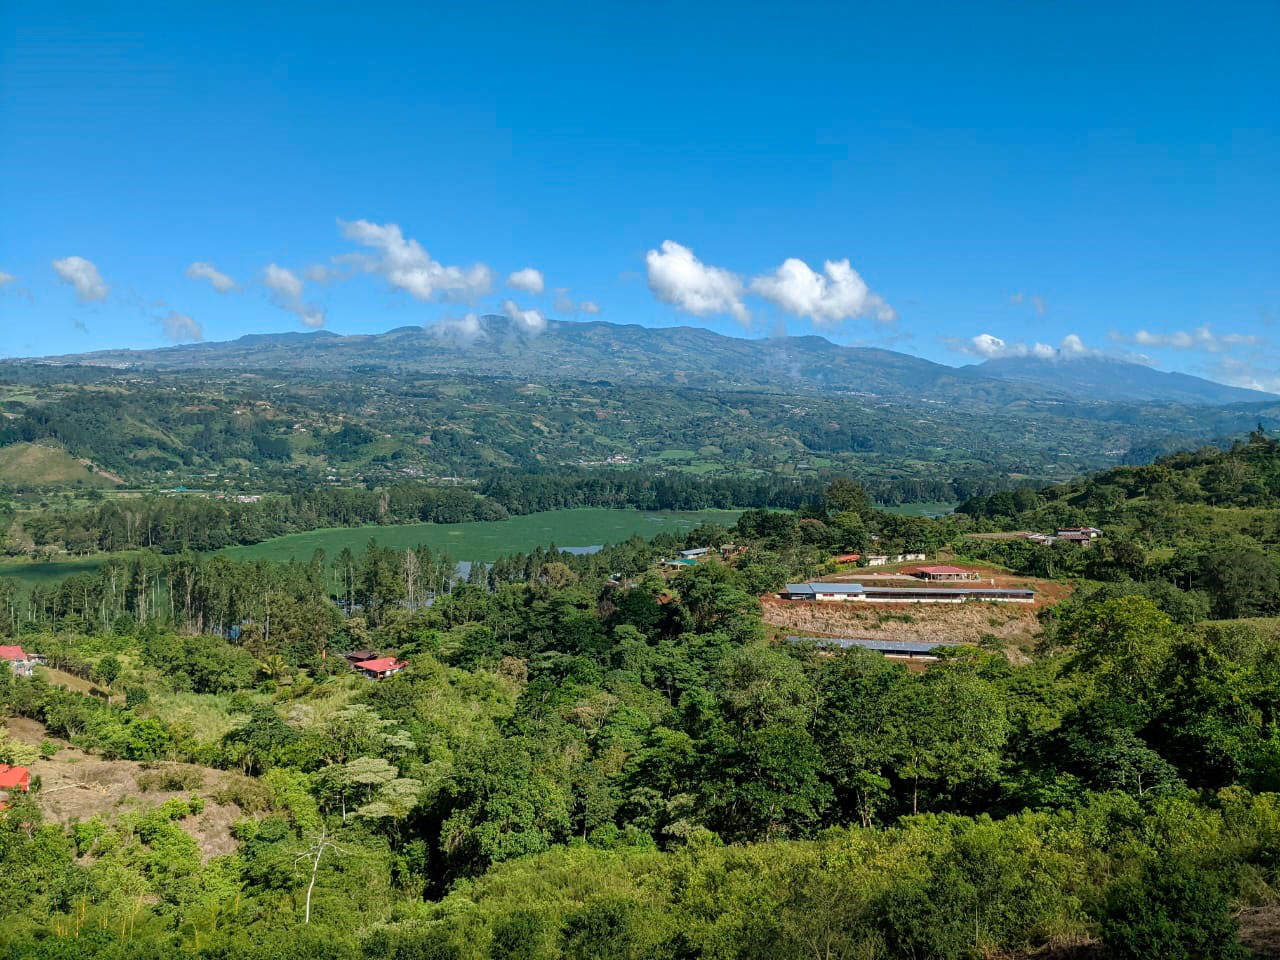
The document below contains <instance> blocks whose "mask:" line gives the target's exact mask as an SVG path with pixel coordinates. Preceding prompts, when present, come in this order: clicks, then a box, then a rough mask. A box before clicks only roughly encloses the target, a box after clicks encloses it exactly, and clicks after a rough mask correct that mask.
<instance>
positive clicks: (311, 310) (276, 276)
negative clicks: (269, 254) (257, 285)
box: [262, 263, 325, 330]
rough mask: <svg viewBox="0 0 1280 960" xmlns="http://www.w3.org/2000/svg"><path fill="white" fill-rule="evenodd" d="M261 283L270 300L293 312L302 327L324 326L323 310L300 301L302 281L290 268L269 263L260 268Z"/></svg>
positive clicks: (315, 327) (316, 327)
mask: <svg viewBox="0 0 1280 960" xmlns="http://www.w3.org/2000/svg"><path fill="white" fill-rule="evenodd" d="M262 283H263V285H264V286H266V288H267V290H268V291H269V293H268V296H269V297H270V299H271V302H272V303H274V304H275V305H276V306H277V307H279V308H280V309H281V310H287V311H289V312H290V313H292V314H294V315H295V316H296V317H297V318H298V319H299V320H300V321H301V322H302V325H303V326H304V327H310V328H311V329H313V330H318V329H319V328H320V327H323V326H324V321H325V313H324V311H323V310H321V309H320V308H319V307H315V306H311V305H310V304H305V303H303V302H302V281H301V280H299V279H298V277H297V275H296V274H295V273H294V272H293V271H292V270H288V269H286V268H285V267H281V266H279V265H277V264H274V263H269V264H267V265H266V266H265V267H264V268H263V270H262Z"/></svg>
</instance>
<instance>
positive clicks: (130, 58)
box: [0, 0, 1280, 390]
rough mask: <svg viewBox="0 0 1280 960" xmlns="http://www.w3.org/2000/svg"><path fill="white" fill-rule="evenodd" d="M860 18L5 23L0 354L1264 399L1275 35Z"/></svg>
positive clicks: (877, 14) (1230, 18)
mask: <svg viewBox="0 0 1280 960" xmlns="http://www.w3.org/2000/svg"><path fill="white" fill-rule="evenodd" d="M895 6H898V5H889V4H875V5H870V4H867V5H850V4H829V5H824V4H805V3H794V4H787V5H779V6H774V7H766V6H764V5H762V4H742V3H737V4H727V3H726V4H713V3H706V4H697V5H693V4H683V3H681V4H674V3H673V4H647V5H643V6H641V5H632V6H624V5H616V4H599V3H595V4H589V5H588V4H581V5H579V4H564V3H562V4H554V5H533V4H521V5H496V6H495V5H462V4H458V5H450V7H448V8H446V7H444V6H436V5H422V4H401V5H392V4H380V3H377V2H372V3H364V4H357V5H352V4H341V5H327V4H306V5H301V4H299V5H293V6H292V7H290V6H289V5H286V4H277V5H269V4H242V5H240V4H233V3H227V4H220V5H213V4H206V5H197V4H171V3H169V4H163V5H161V4H156V5H145V4H133V3H121V4H100V3H97V4H77V3H69V4H56V5H49V4H39V3H34V2H23V0H18V2H14V3H9V4H4V5H2V6H0V89H3V90H4V95H3V97H0V204H2V214H0V224H2V226H0V272H2V273H3V277H0V280H3V279H4V278H9V279H7V280H5V282H4V283H3V284H2V285H0V354H2V355H11V356H12V355H19V356H21V355H38V354H49V353H62V352H72V351H82V350H89V349H97V348H103V347H115V346H136V347H144V346H158V345H163V344H166V343H169V342H174V341H176V340H184V339H193V338H196V337H203V338H204V339H207V340H219V339H227V338H231V337H235V336H239V335H241V334H244V333H257V332H266V331H278V330H295V329H308V328H314V327H315V326H317V325H319V324H321V323H323V325H324V326H325V327H326V328H327V329H330V330H334V331H336V332H340V333H356V332H374V331H380V330H385V329H388V328H391V327H394V326H400V325H404V324H418V323H437V322H465V319H464V318H465V317H466V315H467V314H468V313H484V312H499V311H501V310H503V309H504V307H505V308H506V309H508V310H518V311H519V312H520V315H521V316H522V317H523V318H524V320H525V322H526V323H527V324H529V325H530V327H531V329H536V328H537V327H538V326H539V325H540V324H541V323H542V322H543V321H544V320H545V318H549V317H550V318H577V319H589V318H592V317H598V318H599V319H602V320H609V321H613V322H628V323H641V324H646V325H673V324H679V323H690V324H700V325H704V326H708V327H711V328H713V329H716V330H719V331H721V332H725V333H732V334H738V335H748V336H766V335H770V334H774V333H776V332H778V331H780V330H782V329H785V330H786V331H787V332H789V333H793V334H795V333H808V332H817V333H821V334H822V335H824V336H827V337H829V338H830V339H832V340H834V341H836V342H840V343H867V344H875V345H882V346H890V347H892V348H894V349H899V350H904V351H907V352H911V353H916V354H919V355H922V356H926V357H929V358H931V359H936V360H941V361H943V362H948V363H966V362H974V360H975V359H980V358H981V356H983V355H995V354H1002V353H1003V354H1008V353H1019V352H1039V353H1043V354H1046V355H1048V354H1059V355H1061V354H1064V353H1065V354H1078V353H1082V352H1090V351H1094V350H1101V351H1105V352H1109V353H1119V354H1131V355H1142V356H1145V357H1147V358H1149V359H1150V361H1151V362H1153V363H1155V364H1156V365H1158V366H1160V367H1161V368H1165V369H1179V370H1185V371H1188V372H1192V373H1198V374H1201V375H1208V376H1212V377H1214V378H1216V379H1222V380H1227V381H1231V382H1236V383H1242V384H1246V385H1256V386H1264V387H1269V388H1271V389H1277V390H1280V348H1277V345H1276V342H1277V340H1278V339H1280V324H1277V322H1276V321H1277V318H1278V317H1280V239H1278V238H1280V230H1277V224H1280V176H1278V175H1277V171H1280V58H1277V57H1275V56H1274V46H1275V41H1276V38H1277V36H1280V5H1276V4H1274V3H1258V4H1225V5H1217V6H1213V7H1205V6H1204V5H1198V6H1193V5H1175V4H1159V5H1156V4H1121V5H1115V4H1106V5H1103V4H1097V5H1080V4H1066V3H1061V4H1059V3H1028V4H1008V3H1002V4H994V3H993V4H982V3H976V4H965V5H958V4H938V5H936V6H929V5H915V6H912V7H910V8H907V7H903V8H902V11H903V12H901V13H899V12H896V11H895V10H891V9H888V8H890V7H895ZM664 244H665V246H664ZM197 264H206V265H209V267H210V269H206V268H204V267H199V266H196V267H194V268H193V265H197ZM828 264H829V265H828ZM526 268H532V269H533V270H535V271H537V273H538V276H537V277H535V276H534V275H533V274H532V273H526V274H521V275H518V276H517V277H516V278H515V281H514V285H513V283H512V282H509V278H510V276H511V274H513V273H515V272H516V271H519V270H524V269H526ZM189 274H190V275H189ZM538 280H540V281H541V286H540V289H539V283H538V282H537V281H538ZM215 281H216V283H215ZM218 286H221V287H223V288H224V289H223V290H222V291H220V290H219V289H218V288H217V287H218ZM507 301H511V303H510V304H507V303H506V302H507ZM593 310H594V311H598V312H592V311H593ZM975 338H976V339H975ZM1064 343H1065V347H1064Z"/></svg>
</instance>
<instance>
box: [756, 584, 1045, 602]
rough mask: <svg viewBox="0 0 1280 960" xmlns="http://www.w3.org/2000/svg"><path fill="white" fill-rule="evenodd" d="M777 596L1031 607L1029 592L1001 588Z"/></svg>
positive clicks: (840, 587)
mask: <svg viewBox="0 0 1280 960" xmlns="http://www.w3.org/2000/svg"><path fill="white" fill-rule="evenodd" d="M780 596H781V597H782V598H783V599H784V600H813V601H817V602H821V603H832V602H835V603H842V602H847V601H855V602H859V603H966V602H969V601H972V600H986V601H994V602H996V603H1034V602H1035V599H1036V595H1035V592H1034V591H1032V590H1013V589H1006V588H1003V587H865V586H863V585H862V584H860V583H824V582H822V581H820V580H819V581H815V582H813V583H788V584H787V589H786V590H784V591H782V593H781V594H780Z"/></svg>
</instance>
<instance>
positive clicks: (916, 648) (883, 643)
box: [787, 637, 964, 653]
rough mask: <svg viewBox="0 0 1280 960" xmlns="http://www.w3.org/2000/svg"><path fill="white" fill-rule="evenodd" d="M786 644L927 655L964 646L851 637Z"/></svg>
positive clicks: (795, 640)
mask: <svg viewBox="0 0 1280 960" xmlns="http://www.w3.org/2000/svg"><path fill="white" fill-rule="evenodd" d="M787 642H788V643H814V644H817V645H818V646H820V647H839V648H840V649H842V650H848V649H849V648H850V647H861V648H862V649H863V650H875V651H878V652H880V653H929V652H930V651H931V650H937V649H938V648H939V647H960V646H964V644H961V643H957V642H956V641H954V640H936V641H928V640H855V639H854V638H852V637H787Z"/></svg>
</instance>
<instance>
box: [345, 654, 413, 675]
mask: <svg viewBox="0 0 1280 960" xmlns="http://www.w3.org/2000/svg"><path fill="white" fill-rule="evenodd" d="M352 666H354V667H355V668H356V669H357V670H359V671H360V672H361V673H363V674H364V675H365V676H366V677H368V678H369V679H370V680H381V679H383V678H384V677H389V676H391V675H392V674H396V673H399V672H400V671H401V670H403V669H404V668H405V667H407V666H408V664H407V663H405V662H404V661H403V660H397V659H396V658H395V657H378V658H376V659H374V660H363V661H361V662H360V663H355V664H352Z"/></svg>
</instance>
